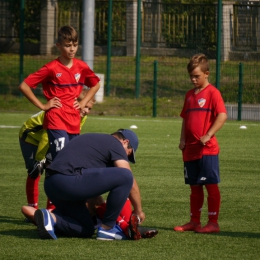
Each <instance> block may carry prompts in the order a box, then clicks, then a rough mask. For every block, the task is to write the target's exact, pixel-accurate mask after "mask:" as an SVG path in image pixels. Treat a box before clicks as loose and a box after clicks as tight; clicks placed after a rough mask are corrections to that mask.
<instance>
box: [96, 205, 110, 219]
mask: <svg viewBox="0 0 260 260" xmlns="http://www.w3.org/2000/svg"><path fill="white" fill-rule="evenodd" d="M106 207H107V204H106V203H105V202H104V203H102V204H101V205H99V206H98V207H97V209H96V214H97V217H98V218H99V219H100V220H102V219H103V218H104V215H105V211H106Z"/></svg>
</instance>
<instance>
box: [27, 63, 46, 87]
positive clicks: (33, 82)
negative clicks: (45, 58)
mask: <svg viewBox="0 0 260 260" xmlns="http://www.w3.org/2000/svg"><path fill="white" fill-rule="evenodd" d="M48 76H49V70H48V68H47V67H46V66H43V67H42V68H40V69H39V70H38V71H36V72H34V73H32V74H30V75H29V76H28V77H27V78H26V79H25V80H24V82H25V83H26V84H27V85H28V86H29V87H31V88H36V87H37V85H39V84H40V83H42V82H43V81H45V80H46V79H47V78H48Z"/></svg>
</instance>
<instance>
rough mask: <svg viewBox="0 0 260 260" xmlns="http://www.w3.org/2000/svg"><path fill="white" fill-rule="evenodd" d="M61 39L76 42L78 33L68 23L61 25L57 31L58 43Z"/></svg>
mask: <svg viewBox="0 0 260 260" xmlns="http://www.w3.org/2000/svg"><path fill="white" fill-rule="evenodd" d="M62 41H69V42H78V33H77V32H76V30H75V29H74V28H73V27H72V26H69V25H65V26H63V27H61V28H60V29H59V31H58V43H62Z"/></svg>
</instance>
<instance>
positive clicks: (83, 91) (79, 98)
mask: <svg viewBox="0 0 260 260" xmlns="http://www.w3.org/2000/svg"><path fill="white" fill-rule="evenodd" d="M88 91H89V90H88V89H86V88H84V89H83V90H82V91H81V93H80V95H79V97H78V98H77V99H78V101H81V100H82V99H83V98H84V97H85V96H86V95H87V93H88ZM89 102H92V103H93V104H95V103H96V100H95V97H92V98H91V99H90V100H89Z"/></svg>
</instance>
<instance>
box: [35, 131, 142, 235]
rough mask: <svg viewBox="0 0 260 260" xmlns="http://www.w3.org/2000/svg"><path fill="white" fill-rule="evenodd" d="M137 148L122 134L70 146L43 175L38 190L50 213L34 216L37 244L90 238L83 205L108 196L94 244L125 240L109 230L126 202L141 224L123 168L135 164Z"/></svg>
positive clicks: (136, 194)
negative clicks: (49, 205)
mask: <svg viewBox="0 0 260 260" xmlns="http://www.w3.org/2000/svg"><path fill="white" fill-rule="evenodd" d="M137 147H138V138H137V136H136V134H135V133H134V132H133V131H131V130H128V129H119V130H118V131H117V132H115V133H113V134H112V135H109V134H97V133H93V134H82V135H80V136H78V137H76V138H74V139H73V140H71V141H70V142H69V143H68V144H67V145H66V146H65V147H64V148H63V149H62V150H61V151H60V152H59V154H58V155H57V157H56V158H55V160H54V161H53V162H52V164H51V165H50V166H49V167H48V168H47V171H46V179H45V182H44V189H45V192H46V194H47V196H48V198H50V200H51V201H52V202H53V204H54V205H55V206H56V209H55V210H54V211H52V212H51V213H49V211H47V210H44V209H41V210H37V211H36V212H35V215H34V218H35V222H36V223H37V228H38V233H39V236H40V238H42V239H45V238H47V239H48V238H49V239H56V238H57V237H56V234H55V232H56V231H57V232H59V233H62V234H64V235H66V236H70V237H91V236H92V235H93V234H94V230H95V229H94V224H93V220H92V217H91V215H90V213H89V211H88V209H87V207H86V200H87V199H90V198H93V197H96V196H99V195H101V194H104V193H106V192H108V196H107V207H106V212H105V215H104V219H103V221H102V226H101V228H100V229H99V230H98V233H97V239H101V240H115V239H126V238H125V236H124V235H123V232H120V229H118V228H115V224H116V219H117V217H118V215H119V214H120V211H121V209H122V207H123V205H124V203H125V201H126V199H127V198H128V197H129V199H130V201H131V203H132V205H133V208H134V209H133V213H134V214H135V215H137V216H138V217H139V219H140V222H142V221H144V219H145V214H144V212H143V211H142V205H141V196H140V191H139V188H138V185H137V183H136V181H135V179H134V177H133V175H132V172H131V168H130V165H129V162H128V161H130V162H133V163H135V152H136V150H137Z"/></svg>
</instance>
